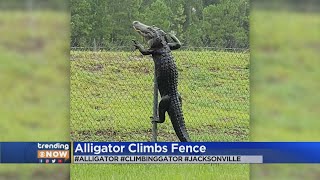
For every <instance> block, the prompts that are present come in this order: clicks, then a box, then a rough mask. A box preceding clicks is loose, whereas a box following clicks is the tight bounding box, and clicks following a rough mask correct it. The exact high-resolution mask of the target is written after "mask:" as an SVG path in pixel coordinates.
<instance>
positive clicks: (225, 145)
mask: <svg viewBox="0 0 320 180" xmlns="http://www.w3.org/2000/svg"><path fill="white" fill-rule="evenodd" d="M71 149H72V151H73V156H72V154H71ZM112 156H113V157H112ZM213 156H216V157H213ZM240 156H241V157H240ZM71 159H73V160H76V159H77V160H78V161H77V163H145V162H148V163H149V162H150V163H159V162H163V163H196V161H198V162H199V163H202V162H200V161H206V162H207V163H211V162H222V161H224V162H239V163H255V162H256V163H259V162H262V163H320V142H191V143H180V142H172V143H169V142H74V143H73V148H72V147H71V143H70V142H2V143H0V163H70V162H71ZM116 159H118V160H116ZM169 160H170V162H169ZM175 160H177V161H175ZM74 162H75V161H74Z"/></svg>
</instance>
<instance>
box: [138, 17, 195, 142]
mask: <svg viewBox="0 0 320 180" xmlns="http://www.w3.org/2000/svg"><path fill="white" fill-rule="evenodd" d="M134 24H135V22H134ZM142 25H143V24H142ZM144 26H145V25H144ZM147 27H148V28H150V27H149V26H147ZM138 28H139V26H138V27H135V29H136V30H137V29H138ZM153 28H154V29H153V31H158V32H155V35H154V36H152V37H150V38H149V40H150V39H151V41H150V42H151V44H150V46H151V48H150V49H147V50H146V49H144V48H143V46H142V45H141V44H139V43H138V42H137V41H134V43H135V46H136V48H137V49H139V51H140V52H141V53H142V54H143V55H149V54H151V55H152V58H153V61H154V63H155V70H156V72H155V73H156V79H157V83H158V89H159V92H160V95H161V101H160V103H159V119H158V120H157V121H156V122H158V123H163V122H164V121H165V113H166V112H168V114H169V117H170V119H171V122H172V125H173V128H174V130H175V132H176V134H177V136H178V138H179V140H180V141H181V142H187V141H191V140H190V138H189V134H188V132H187V130H186V126H185V121H184V118H183V112H182V101H181V97H180V95H179V93H178V70H177V67H176V64H175V62H174V59H173V56H172V53H171V50H174V49H178V48H180V46H181V43H180V42H179V40H178V39H177V38H176V37H175V36H173V35H171V38H172V40H173V41H174V43H168V41H167V39H166V37H165V35H166V34H165V33H164V32H163V31H162V30H160V29H159V28H156V27H153ZM142 30H145V29H143V28H142ZM137 31H140V29H138V30H137ZM153 38H154V39H155V40H154V39H153ZM159 41H160V43H159Z"/></svg>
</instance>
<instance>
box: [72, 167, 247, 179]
mask: <svg viewBox="0 0 320 180" xmlns="http://www.w3.org/2000/svg"><path fill="white" fill-rule="evenodd" d="M249 172H250V171H249V166H248V165H231V164H224V165H222V164H221V165H216V164H213V165H203V164H202V165H201V164H198V165H191V164H185V165H183V164H176V165H174V164H165V165H161V164H158V165H139V164H133V165H91V164H90V165H89V164H83V165H71V177H72V178H73V179H79V180H81V179H85V180H89V179H128V180H129V179H130V180H131V179H155V180H158V179H177V180H179V179H181V180H184V179H194V180H196V179H230V180H231V179H232V180H238V179H239V180H240V179H241V180H242V179H248V178H249Z"/></svg>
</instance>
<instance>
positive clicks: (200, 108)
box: [70, 51, 249, 141]
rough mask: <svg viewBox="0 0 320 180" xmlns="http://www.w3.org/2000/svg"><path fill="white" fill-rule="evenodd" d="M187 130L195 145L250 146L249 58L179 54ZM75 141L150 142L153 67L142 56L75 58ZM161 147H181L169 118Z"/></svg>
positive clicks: (88, 55)
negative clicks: (229, 143)
mask: <svg viewBox="0 0 320 180" xmlns="http://www.w3.org/2000/svg"><path fill="white" fill-rule="evenodd" d="M174 56H175V58H176V61H177V67H178V69H179V73H180V76H179V77H180V83H179V92H180V94H181V96H182V99H183V111H184V116H185V120H186V124H187V128H188V130H189V132H190V135H191V137H192V138H193V139H194V141H245V140H247V139H248V133H249V68H248V67H249V55H248V53H234V52H215V51H202V52H194V51H178V52H175V53H174ZM71 59H73V60H72V61H71V112H70V113H71V133H72V139H73V140H94V141H97V140H106V141H149V140H150V137H151V132H150V127H151V123H150V119H149V117H150V116H151V115H152V100H153V99H152V97H153V95H152V93H153V87H152V84H153V82H152V81H153V62H152V60H151V59H149V58H142V57H141V56H140V55H138V52H135V53H130V52H96V53H94V52H71ZM159 131H160V134H159V138H160V139H159V140H160V141H176V140H177V138H176V137H175V135H174V131H173V128H172V126H171V123H170V121H169V118H168V117H167V122H166V123H165V124H161V125H159Z"/></svg>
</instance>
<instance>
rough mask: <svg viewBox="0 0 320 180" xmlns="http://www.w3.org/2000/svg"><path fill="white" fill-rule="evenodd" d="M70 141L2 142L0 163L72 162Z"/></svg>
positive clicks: (0, 145)
mask: <svg viewBox="0 0 320 180" xmlns="http://www.w3.org/2000/svg"><path fill="white" fill-rule="evenodd" d="M70 156H71V143H70V142H1V143H0V163H70V162H71V157H70Z"/></svg>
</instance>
